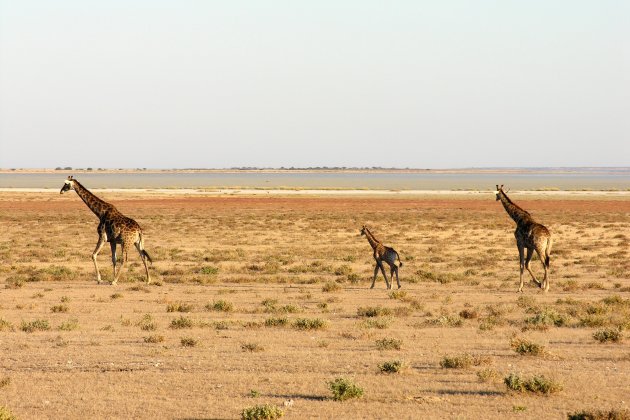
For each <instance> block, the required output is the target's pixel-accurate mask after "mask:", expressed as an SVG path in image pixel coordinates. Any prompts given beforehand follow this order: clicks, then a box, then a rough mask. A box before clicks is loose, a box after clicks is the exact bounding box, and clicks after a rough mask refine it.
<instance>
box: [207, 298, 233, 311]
mask: <svg viewBox="0 0 630 420" xmlns="http://www.w3.org/2000/svg"><path fill="white" fill-rule="evenodd" d="M206 309H207V310H209V311H218V312H232V311H233V310H234V305H233V304H232V302H228V301H226V300H223V299H219V300H215V301H214V302H212V303H208V304H207V305H206Z"/></svg>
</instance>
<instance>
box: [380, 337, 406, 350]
mask: <svg viewBox="0 0 630 420" xmlns="http://www.w3.org/2000/svg"><path fill="white" fill-rule="evenodd" d="M401 347H402V340H399V339H397V338H382V339H380V340H376V348H377V349H379V350H400V348H401Z"/></svg>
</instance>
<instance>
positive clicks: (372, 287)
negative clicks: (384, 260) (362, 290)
mask: <svg viewBox="0 0 630 420" xmlns="http://www.w3.org/2000/svg"><path fill="white" fill-rule="evenodd" d="M376 276H378V263H376V267H374V278H373V279H372V285H371V286H370V289H374V283H376Z"/></svg>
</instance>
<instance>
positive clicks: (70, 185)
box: [59, 175, 74, 194]
mask: <svg viewBox="0 0 630 420" xmlns="http://www.w3.org/2000/svg"><path fill="white" fill-rule="evenodd" d="M63 182H64V184H63V187H61V191H59V194H63V193H65V192H66V191H70V190H73V189H74V178H72V175H70V176H69V177H68V179H66V180H65V181H63Z"/></svg>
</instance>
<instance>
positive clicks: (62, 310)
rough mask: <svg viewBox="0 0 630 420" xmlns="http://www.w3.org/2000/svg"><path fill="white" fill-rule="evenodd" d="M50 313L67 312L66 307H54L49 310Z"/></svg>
mask: <svg viewBox="0 0 630 420" xmlns="http://www.w3.org/2000/svg"><path fill="white" fill-rule="evenodd" d="M50 312H68V305H54V306H52V307H51V308H50Z"/></svg>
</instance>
